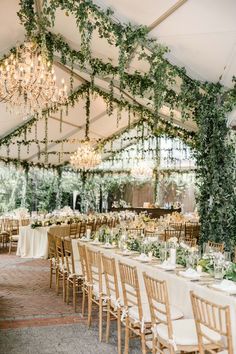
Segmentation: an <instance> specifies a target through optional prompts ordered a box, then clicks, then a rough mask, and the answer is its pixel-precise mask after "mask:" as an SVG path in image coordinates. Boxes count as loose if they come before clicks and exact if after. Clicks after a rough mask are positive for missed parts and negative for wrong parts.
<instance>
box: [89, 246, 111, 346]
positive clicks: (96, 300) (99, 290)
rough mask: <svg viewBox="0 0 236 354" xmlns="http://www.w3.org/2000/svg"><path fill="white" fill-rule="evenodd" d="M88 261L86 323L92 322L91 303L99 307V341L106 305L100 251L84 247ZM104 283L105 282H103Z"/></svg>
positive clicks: (100, 339)
mask: <svg viewBox="0 0 236 354" xmlns="http://www.w3.org/2000/svg"><path fill="white" fill-rule="evenodd" d="M86 252H87V261H88V271H89V272H88V276H89V284H88V285H89V292H88V325H89V327H90V326H91V322H92V304H96V305H97V306H98V309H99V341H100V342H101V341H102V315H103V308H104V307H106V294H105V291H104V289H103V281H102V262H101V254H100V252H97V251H93V250H92V249H90V248H88V247H87V248H86ZM104 285H105V284H104Z"/></svg>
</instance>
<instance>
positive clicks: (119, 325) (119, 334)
mask: <svg viewBox="0 0 236 354" xmlns="http://www.w3.org/2000/svg"><path fill="white" fill-rule="evenodd" d="M117 342H118V344H117V350H118V354H121V313H120V309H118V310H117Z"/></svg>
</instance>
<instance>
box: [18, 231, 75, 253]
mask: <svg viewBox="0 0 236 354" xmlns="http://www.w3.org/2000/svg"><path fill="white" fill-rule="evenodd" d="M49 231H50V232H51V233H53V234H57V235H59V236H67V235H69V226H68V225H65V226H47V227H36V228H35V229H32V228H31V226H30V225H29V226H21V227H20V228H19V240H18V245H17V251H16V255H17V256H20V257H22V258H43V259H47V258H48V232H49Z"/></svg>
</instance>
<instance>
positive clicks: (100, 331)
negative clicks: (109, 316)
mask: <svg viewBox="0 0 236 354" xmlns="http://www.w3.org/2000/svg"><path fill="white" fill-rule="evenodd" d="M99 341H100V342H101V341H102V298H101V297H100V298H99Z"/></svg>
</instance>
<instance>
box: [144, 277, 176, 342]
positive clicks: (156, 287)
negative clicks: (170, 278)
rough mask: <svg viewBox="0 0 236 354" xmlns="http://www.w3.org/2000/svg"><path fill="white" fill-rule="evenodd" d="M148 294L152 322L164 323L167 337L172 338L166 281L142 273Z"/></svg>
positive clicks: (154, 323)
mask: <svg viewBox="0 0 236 354" xmlns="http://www.w3.org/2000/svg"><path fill="white" fill-rule="evenodd" d="M143 278H144V283H145V288H146V292H147V296H148V302H149V307H150V313H151V319H152V324H153V325H154V326H155V325H156V324H161V323H162V324H164V325H166V326H167V329H168V338H169V339H173V329H172V323H171V316H170V304H169V297H168V290H167V285H166V281H164V280H163V281H160V280H158V279H154V278H152V277H150V276H149V275H147V274H146V273H143Z"/></svg>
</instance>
